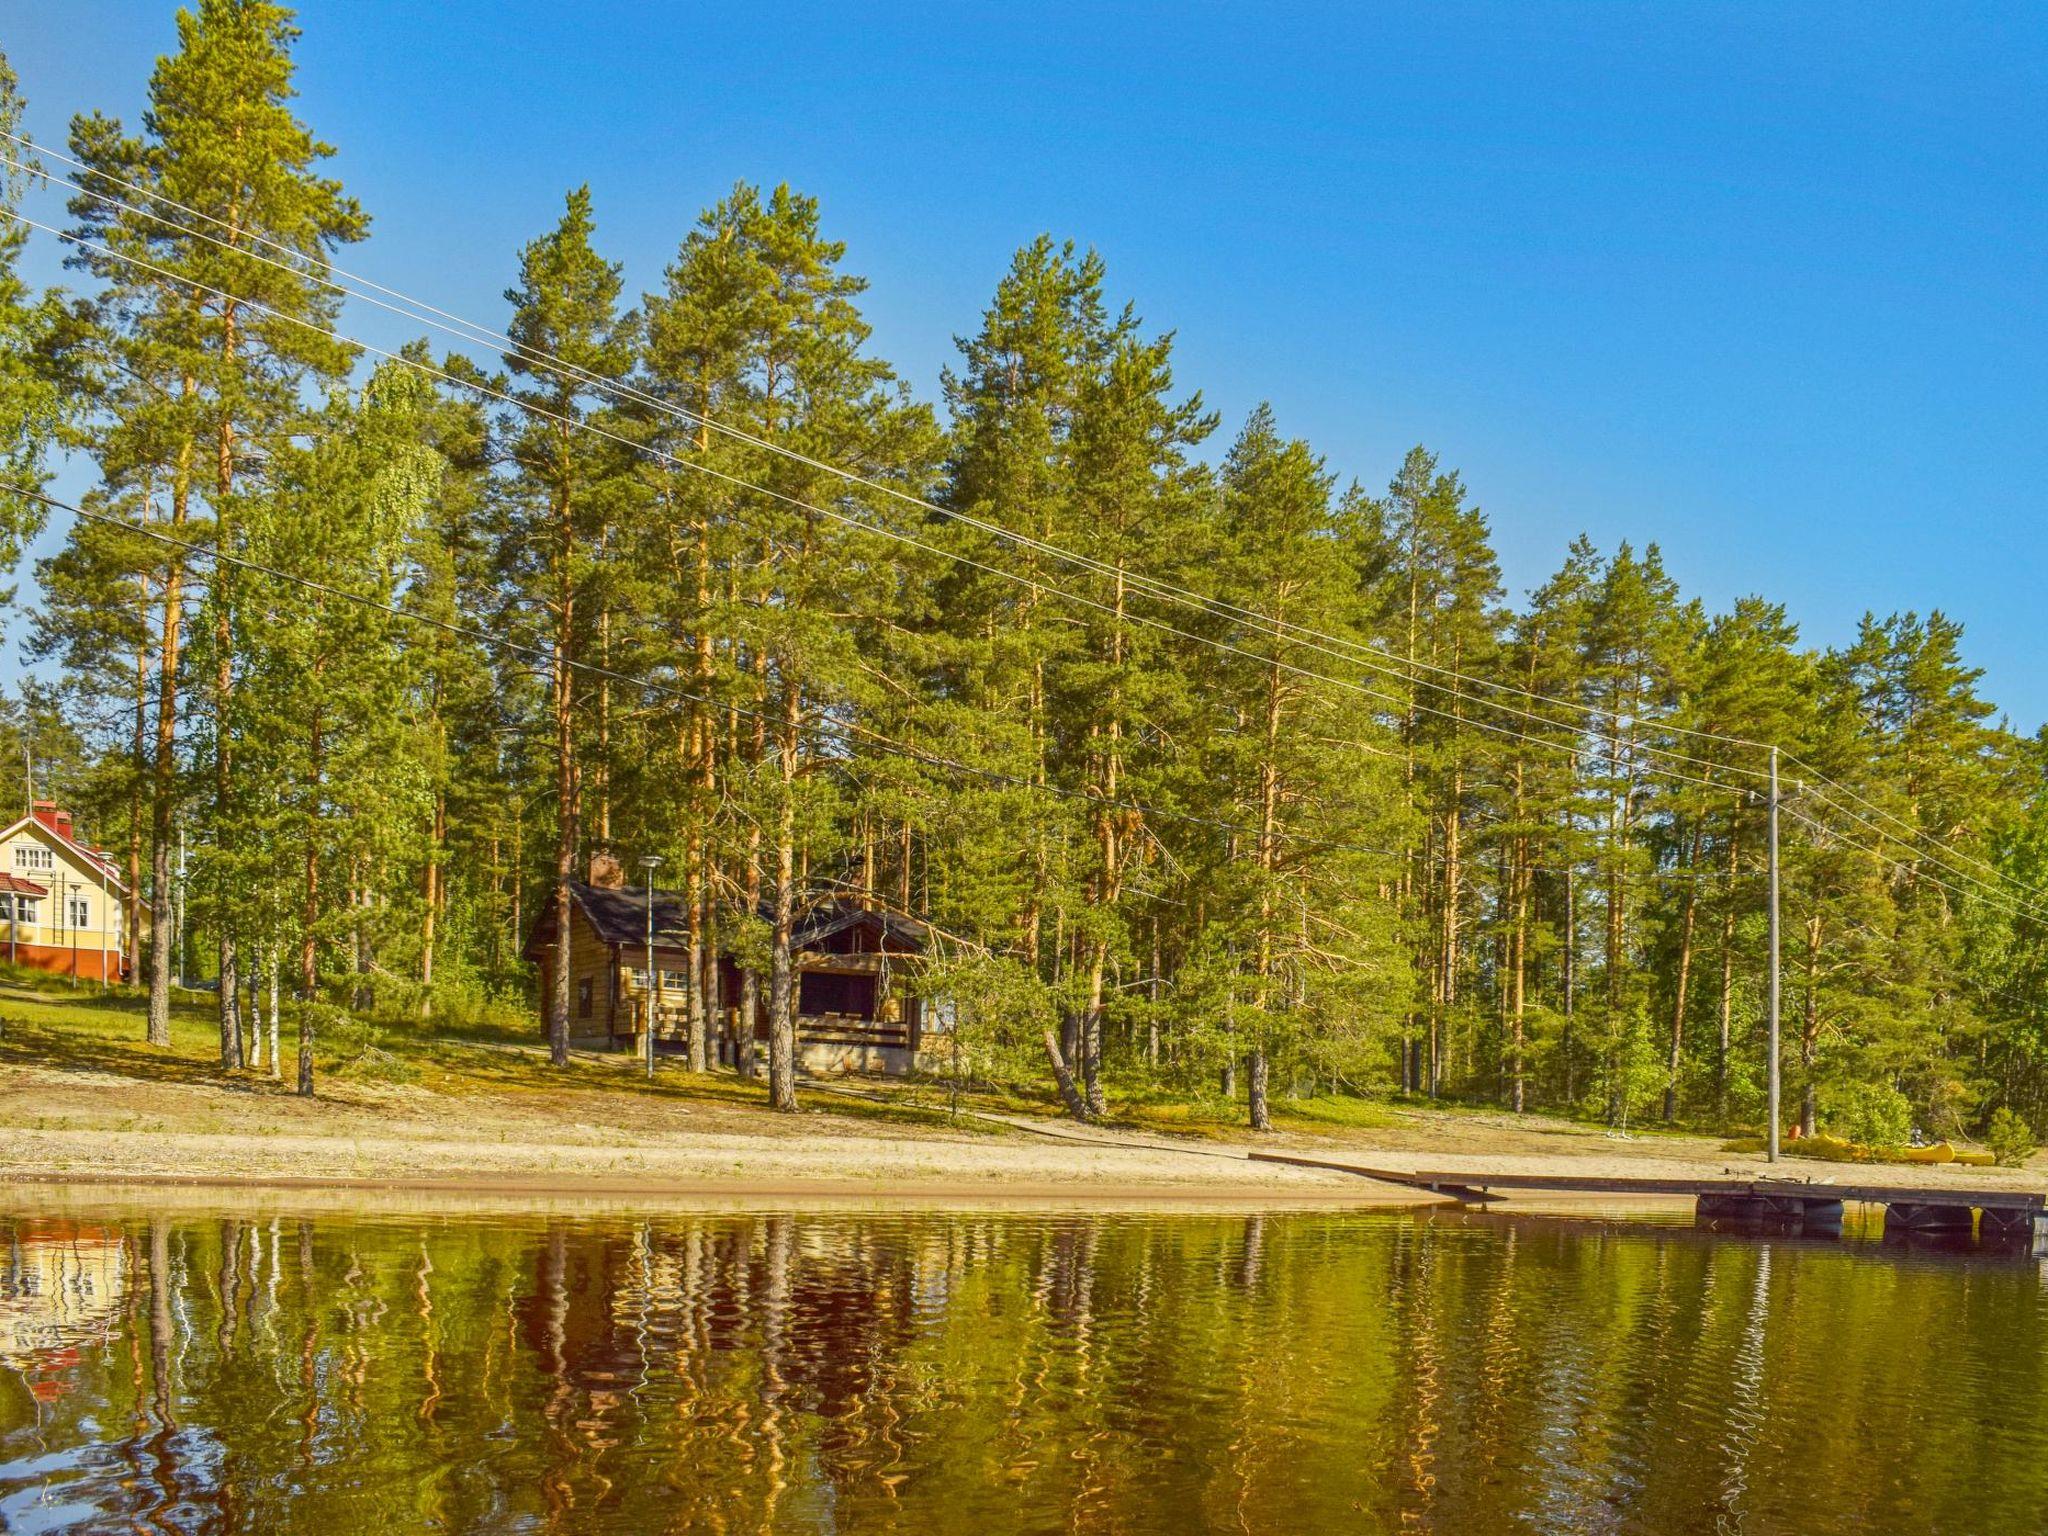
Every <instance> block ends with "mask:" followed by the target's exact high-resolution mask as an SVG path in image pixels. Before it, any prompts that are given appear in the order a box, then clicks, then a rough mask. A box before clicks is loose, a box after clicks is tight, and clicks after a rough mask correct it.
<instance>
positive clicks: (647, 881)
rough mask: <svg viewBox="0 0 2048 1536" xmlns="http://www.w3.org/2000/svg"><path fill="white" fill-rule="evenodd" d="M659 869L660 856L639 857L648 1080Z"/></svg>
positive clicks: (651, 1069) (651, 1055) (651, 1063)
mask: <svg viewBox="0 0 2048 1536" xmlns="http://www.w3.org/2000/svg"><path fill="white" fill-rule="evenodd" d="M660 867H661V855H660V854H658V853H643V854H641V855H640V868H641V870H642V872H643V873H642V876H641V882H640V886H641V889H642V890H644V891H645V892H646V893H647V985H646V987H645V988H644V989H643V991H642V994H641V995H642V997H643V999H644V1001H643V1002H642V1003H641V1007H642V1008H643V1009H645V1010H646V1014H647V1017H646V1020H645V1028H644V1030H643V1033H644V1034H645V1035H646V1037H647V1075H648V1076H649V1077H650V1078H651V1077H653V1076H654V996H655V985H654V872H655V870H657V869H659V868H660Z"/></svg>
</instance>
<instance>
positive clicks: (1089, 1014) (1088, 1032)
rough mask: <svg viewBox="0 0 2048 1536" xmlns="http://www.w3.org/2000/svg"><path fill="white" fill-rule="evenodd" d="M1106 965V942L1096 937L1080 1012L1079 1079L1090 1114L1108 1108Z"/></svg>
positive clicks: (1093, 1115) (1098, 1115)
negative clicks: (1104, 1007)
mask: <svg viewBox="0 0 2048 1536" xmlns="http://www.w3.org/2000/svg"><path fill="white" fill-rule="evenodd" d="M1108 965H1109V942H1108V940H1106V939H1098V940H1096V941H1095V943H1094V945H1093V946H1092V950H1091V954H1090V956H1089V961H1088V1006H1087V1008H1086V1009H1085V1010H1083V1012H1082V1014H1081V1083H1082V1088H1083V1091H1084V1093H1085V1094H1086V1096H1087V1099H1088V1113H1089V1115H1090V1117H1091V1118H1094V1119H1097V1120H1099V1119H1101V1118H1102V1116H1103V1115H1104V1114H1106V1113H1107V1112H1108V1100H1107V1098H1106V1096H1105V1095H1104V1093H1103V1091H1102V983H1103V977H1104V974H1105V972H1106V970H1107V968H1108Z"/></svg>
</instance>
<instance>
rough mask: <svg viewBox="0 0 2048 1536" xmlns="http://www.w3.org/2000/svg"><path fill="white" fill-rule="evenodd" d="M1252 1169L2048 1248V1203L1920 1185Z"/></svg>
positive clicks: (1478, 1196)
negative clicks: (1663, 1201) (1852, 1218)
mask: <svg viewBox="0 0 2048 1536" xmlns="http://www.w3.org/2000/svg"><path fill="white" fill-rule="evenodd" d="M1251 1157H1252V1159H1253V1160H1254V1161H1256V1162H1263V1163H1291V1164H1293V1165H1294V1166H1296V1167H1300V1168H1326V1169H1330V1170H1332V1171H1334V1172H1339V1173H1355V1174H1357V1175H1358V1176H1359V1177H1361V1178H1367V1179H1378V1180H1380V1181H1382V1182H1384V1183H1389V1184H1401V1185H1405V1186H1406V1187H1408V1188H1409V1189H1418V1190H1426V1191H1428V1192H1429V1193H1431V1194H1437V1195H1447V1196H1449V1197H1450V1198H1451V1199H1454V1200H1456V1201H1458V1202H1460V1203H1461V1204H1464V1205H1482V1206H1483V1205H1488V1204H1491V1203H1493V1202H1494V1201H1497V1200H1503V1199H1506V1198H1507V1197H1508V1196H1509V1195H1511V1194H1518V1193H1520V1194H1541V1193H1545V1192H1549V1193H1553V1194H1588V1195H1623V1196H1629V1195H1678V1196H1687V1197H1690V1198H1691V1199H1692V1201H1693V1210H1694V1213H1695V1214H1696V1215H1697V1217H1698V1218H1699V1220H1700V1221H1701V1222H1702V1223H1703V1224H1706V1225H1710V1226H1727V1227H1732V1228H1746V1229H1751V1230H1755V1229H1764V1228H1768V1229H1771V1230H1775V1231H1799V1232H1813V1233H1825V1232H1830V1231H1833V1232H1839V1231H1840V1230H1841V1228H1842V1211H1843V1207H1844V1206H1845V1205H1875V1206H1881V1207H1883V1209H1884V1230H1885V1235H1886V1236H1887V1237H1927V1238H1938V1239H1968V1238H1970V1237H1972V1236H1973V1235H1974V1236H1975V1237H1976V1239H1977V1240H1978V1241H1979V1242H1982V1243H1988V1244H1994V1245H1997V1246H2003V1247H2015V1248H2023V1249H2032V1248H2033V1247H2034V1246H2035V1245H2036V1244H2037V1243H2048V1194H2035V1193H2033V1192H2032V1191H2029V1190H2016V1189H1969V1188H1963V1187H1954V1186H1951V1187H1947V1188H1942V1187H1938V1186H1932V1185H1918V1184H1837V1183H1826V1184H1818V1183H1812V1182H1809V1181H1807V1180H1805V1179H1786V1178H1776V1177H1764V1178H1743V1177H1740V1176H1738V1175H1728V1176H1723V1177H1721V1178H1660V1177H1658V1176H1657V1175H1654V1174H1648V1175H1632V1174H1631V1175H1619V1176H1612V1175H1580V1174H1568V1173H1490V1172H1483V1171H1457V1170H1445V1171H1423V1172H1417V1173H1409V1172H1404V1171H1401V1170H1398V1169H1390V1168H1366V1167H1362V1166H1360V1165H1359V1164H1357V1163H1343V1162H1338V1161H1336V1160H1334V1159H1331V1158H1317V1157H1296V1156H1293V1155H1291V1154H1288V1153H1282V1152H1254V1153H1252V1154H1251Z"/></svg>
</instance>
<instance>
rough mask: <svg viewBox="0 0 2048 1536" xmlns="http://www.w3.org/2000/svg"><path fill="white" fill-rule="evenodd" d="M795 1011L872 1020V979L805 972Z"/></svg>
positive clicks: (873, 1009) (873, 1011)
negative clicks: (852, 1016) (836, 1014)
mask: <svg viewBox="0 0 2048 1536" xmlns="http://www.w3.org/2000/svg"><path fill="white" fill-rule="evenodd" d="M797 1012H798V1013H851V1014H855V1015H857V1016H858V1017H860V1018H863V1019H871V1018H873V1017H874V1015H875V978H874V977H872V976H835V975H833V974H832V973H831V972H830V971H806V972H805V973H804V975H803V978H802V982H801V984H800V986H799V987H798V990H797Z"/></svg>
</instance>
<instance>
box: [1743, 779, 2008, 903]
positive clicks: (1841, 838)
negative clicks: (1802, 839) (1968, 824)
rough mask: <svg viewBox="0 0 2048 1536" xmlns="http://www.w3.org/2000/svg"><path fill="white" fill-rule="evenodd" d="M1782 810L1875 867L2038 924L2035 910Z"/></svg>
mask: <svg viewBox="0 0 2048 1536" xmlns="http://www.w3.org/2000/svg"><path fill="white" fill-rule="evenodd" d="M1781 808H1782V809H1783V810H1784V812H1785V814H1786V815H1788V816H1790V817H1792V818H1793V819H1794V820H1795V821H1800V822H1804V823H1805V824H1806V825H1807V826H1808V827H1810V828H1811V829H1812V830H1813V831H1815V832H1818V833H1820V834H1821V836H1822V837H1824V838H1833V839H1834V840H1835V841H1836V842H1838V843H1840V844H1841V845H1842V846H1843V847H1845V848H1853V849H1855V850H1856V851H1857V852H1858V853H1861V854H1864V855H1866V856H1867V857H1869V858H1873V859H1875V860H1877V861H1878V863H1880V864H1883V865H1885V866H1887V867H1888V868H1891V869H1895V870H1898V871H1900V872H1901V873H1903V874H1907V875H1911V876H1912V877H1913V878H1914V879H1916V880H1925V881H1927V882H1928V883H1929V884H1931V885H1938V886H1940V887H1941V888H1942V889H1943V890H1945V891H1947V892H1949V893H1950V894H1951V895H1953V896H1958V897H1961V898H1962V899H1963V900H1965V901H1972V900H1974V901H1981V902H1983V903H1984V904H1985V905H1987V906H1989V907H1992V908H1995V909H1996V910H1998V911H2000V912H2003V913H2005V914H2006V915H2007V916H2008V917H2018V918H2029V917H2031V918H2034V919H2036V920H2037V921H2038V920H2039V919H2040V917H2041V914H2040V913H2039V912H2038V911H2037V910H2035V909H2032V908H2028V907H2021V906H2015V905H2013V904H2012V903H2010V902H2008V901H2006V900H2003V899H2001V898H1998V897H1993V896H1987V895H1984V894H1982V893H1980V892H1975V891H1966V890H1964V889H1963V888H1962V887H1961V886H1955V885H1950V884H1949V883H1948V882H1947V881H1946V880H1943V879H1942V878H1941V877H1940V876H1938V875H1930V874H1929V873H1928V872H1927V871H1926V870H1924V869H1920V868H1917V867H1916V866H1914V865H1911V864H1908V863H1906V862H1905V861H1904V860H1902V859H1894V858H1892V857H1890V856H1889V855H1887V854H1886V853H1885V852H1884V851H1883V848H1882V846H1880V847H1877V848H1872V847H1871V846H1869V845H1868V844H1867V843H1859V842H1857V841H1856V840H1855V839H1854V838H1852V837H1848V836H1845V835H1844V834H1843V833H1842V832H1841V831H1840V830H1839V829H1837V828H1835V827H1830V826H1828V825H1826V824H1825V823H1824V822H1820V821H1816V820H1815V819H1814V818H1813V817H1811V816H1808V815H1807V814H1806V813H1805V812H1804V811H1800V810H1796V809H1794V808H1793V807H1792V806H1790V805H1781Z"/></svg>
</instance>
